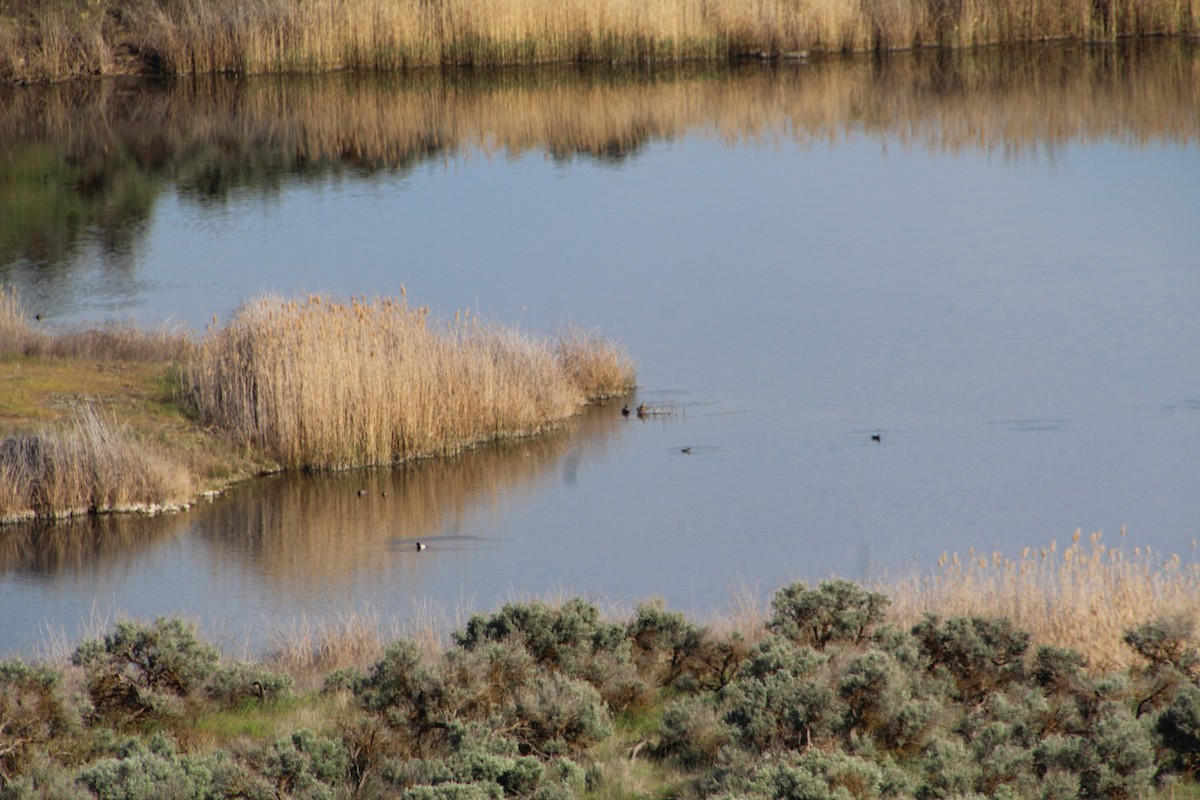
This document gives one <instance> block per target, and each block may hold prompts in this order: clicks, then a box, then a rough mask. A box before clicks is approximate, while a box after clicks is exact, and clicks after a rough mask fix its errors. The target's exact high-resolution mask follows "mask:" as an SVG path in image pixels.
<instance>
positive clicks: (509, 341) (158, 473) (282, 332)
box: [0, 286, 634, 520]
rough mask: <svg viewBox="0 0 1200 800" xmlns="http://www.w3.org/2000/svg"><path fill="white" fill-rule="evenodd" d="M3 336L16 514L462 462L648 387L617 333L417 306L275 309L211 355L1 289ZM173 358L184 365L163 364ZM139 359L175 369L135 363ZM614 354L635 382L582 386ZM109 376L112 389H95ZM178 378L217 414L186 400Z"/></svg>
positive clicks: (221, 332)
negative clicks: (556, 330)
mask: <svg viewBox="0 0 1200 800" xmlns="http://www.w3.org/2000/svg"><path fill="white" fill-rule="evenodd" d="M114 330H115V331H116V332H115V333H113V331H114ZM0 333H4V334H6V338H5V339H4V340H3V341H4V343H5V344H4V346H3V347H0V358H2V359H7V360H5V361H0V375H3V376H5V382H4V386H3V390H2V391H0V434H3V435H7V437H8V438H7V439H4V440H3V443H2V444H0V479H2V482H0V519H8V520H11V519H19V518H26V517H30V516H63V515H72V514H77V513H83V512H96V511H106V510H129V509H132V508H134V507H156V506H164V505H171V506H178V505H181V504H184V503H186V502H187V501H188V500H190V499H191V497H192V496H193V495H194V494H195V493H196V492H197V491H199V490H200V489H201V488H207V487H208V486H211V485H213V484H214V483H220V480H221V476H224V478H225V480H233V479H236V478H238V477H242V476H244V475H245V474H246V470H247V469H254V466H253V465H258V469H260V470H261V469H266V468H268V467H271V466H273V465H275V464H277V463H282V464H283V465H284V466H288V467H297V468H314V467H316V468H324V467H345V466H351V465H366V464H375V463H395V462H398V461H403V460H407V459H412V458H417V457H426V456H444V455H449V454H453V453H457V452H460V451H462V450H464V449H467V448H471V447H474V446H476V445H478V444H481V443H482V442H485V441H492V440H501V439H510V438H517V437H524V436H530V435H533V434H536V433H542V432H544V431H546V430H548V429H550V428H552V427H555V426H558V425H561V424H562V423H563V422H564V420H566V419H567V418H569V417H571V416H573V415H575V414H577V413H578V412H579V411H580V410H581V409H582V407H583V406H584V405H585V404H586V403H587V402H588V401H589V400H591V399H593V398H599V397H605V396H609V395H612V394H616V393H619V392H622V391H628V390H629V389H631V388H632V386H633V377H634V376H633V371H632V366H631V364H630V361H629V359H628V357H627V356H625V355H624V353H623V352H622V351H621V350H620V348H618V347H616V346H614V345H612V344H610V343H608V342H605V341H603V340H601V339H600V338H599V337H595V336H589V337H584V338H585V339H586V342H587V343H589V344H590V346H592V347H594V348H595V351H596V352H595V353H594V354H589V353H588V352H587V349H586V347H583V346H582V345H581V344H580V340H572V341H571V342H567V343H564V344H561V345H556V344H555V343H554V342H553V341H550V340H547V341H542V340H538V339H535V338H532V337H529V336H525V335H523V334H520V333H519V332H517V331H516V330H514V329H509V328H504V327H502V326H499V325H496V324H491V323H481V322H478V321H476V320H473V319H470V315H469V314H467V313H464V314H461V315H457V316H456V319H455V320H454V321H450V322H447V323H445V324H444V325H443V324H440V323H432V322H431V321H430V320H429V318H428V312H427V309H411V308H410V307H409V306H408V305H407V302H406V301H405V300H403V299H401V300H393V299H387V298H381V299H376V300H374V301H371V302H367V301H365V300H351V301H350V302H348V303H340V302H336V301H332V300H328V299H323V298H318V297H312V298H309V299H307V300H306V301H303V302H295V301H292V302H288V301H283V300H278V299H263V300H261V301H259V302H257V303H254V304H251V305H249V306H247V307H245V308H243V309H242V310H241V312H239V313H238V314H237V315H236V316H235V318H234V319H233V320H232V321H231V322H230V324H228V325H226V326H224V327H217V326H214V327H213V329H212V330H211V331H210V332H209V335H208V337H207V338H205V339H204V340H203V341H201V342H200V343H198V344H193V341H192V339H191V338H190V337H188V336H185V335H182V334H177V333H164V334H146V335H143V334H142V332H140V331H139V330H138V329H136V328H133V327H128V328H124V327H123V328H119V329H102V330H91V331H87V330H78V331H66V332H54V331H51V330H48V329H44V328H42V327H40V326H35V325H34V324H33V322H32V321H31V320H30V319H29V318H28V316H27V315H26V313H25V310H24V309H23V307H22V306H21V304H20V302H19V300H18V299H17V297H16V294H15V292H12V291H10V290H6V289H4V287H2V286H0ZM110 334H112V335H110ZM168 356H171V357H174V358H177V359H179V362H178V363H175V364H171V363H162V364H159V362H158V360H159V359H163V358H167V357H168ZM97 359H98V360H97ZM138 359H150V360H151V361H152V362H153V363H154V364H155V365H158V366H155V367H153V368H151V369H139V368H137V367H136V366H130V365H131V364H132V363H134V362H136V361H137V360H138ZM606 360H608V361H611V362H612V363H611V365H610V368H609V369H608V370H607V372H606V373H605V374H607V375H608V376H609V378H610V379H611V380H612V381H617V382H619V383H614V382H610V383H605V382H603V381H599V382H597V381H595V380H593V381H592V383H591V384H590V385H588V386H586V387H584V386H582V385H581V383H580V378H579V373H580V372H581V367H580V364H587V365H589V368H588V369H589V370H590V371H589V372H588V374H589V375H595V374H599V373H601V372H604V370H603V368H602V367H600V366H594V365H596V364H602V363H603V362H605V361H606ZM96 369H100V370H101V373H100V374H102V375H103V376H104V381H103V387H104V388H103V389H100V386H99V384H98V382H96V381H93V380H91V379H90V376H91V375H93V374H95V371H96ZM157 371H161V373H162V374H161V375H159V374H158V372H157ZM171 375H174V376H175V377H171ZM176 379H178V380H180V381H182V388H181V389H179V392H180V393H181V394H182V396H183V402H185V403H186V402H191V403H194V407H195V408H196V409H197V410H198V411H199V413H200V414H201V415H202V416H203V417H204V419H203V421H199V420H195V419H190V418H187V417H185V416H184V415H183V414H182V413H181V409H179V408H178V407H177V406H176V400H175V397H174V391H175V387H173V386H172V385H171V384H172V382H173V381H175V380H176ZM155 382H163V383H164V386H163V387H156V386H154V383H155ZM148 384H149V385H148ZM99 391H103V392H105V394H104V395H103V396H101V395H100V394H99V393H98V392H99ZM88 392H91V393H90V394H89V393H88ZM63 406H65V409H64V408H63ZM118 410H119V411H120V413H121V417H120V418H118V416H117V411H118ZM143 417H145V419H143ZM39 422H40V424H39ZM206 426H208V427H206ZM264 452H266V453H268V454H271V456H274V457H277V458H278V461H272V460H271V459H270V458H268V457H264V456H263V455H262V454H263V453H264ZM275 468H277V467H275Z"/></svg>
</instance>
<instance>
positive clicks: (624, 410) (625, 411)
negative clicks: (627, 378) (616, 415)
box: [621, 403, 629, 417]
mask: <svg viewBox="0 0 1200 800" xmlns="http://www.w3.org/2000/svg"><path fill="white" fill-rule="evenodd" d="M621 416H622V417H628V416H629V403H626V404H625V405H623V406H621Z"/></svg>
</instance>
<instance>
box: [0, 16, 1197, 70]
mask: <svg viewBox="0 0 1200 800" xmlns="http://www.w3.org/2000/svg"><path fill="white" fill-rule="evenodd" d="M1198 21H1200V0H1061V2H1057V3H1036V2H1029V0H962V1H961V2H954V3H948V2H945V0H861V2H853V3H850V2H845V0H549V1H547V0H493V1H492V2H489V3H480V2H478V0H292V1H291V2H288V1H287V0H158V1H157V2H155V1H154V0H92V2H88V3H76V2H71V1H70V0H9V1H8V3H6V4H5V5H0V80H7V81H10V82H12V81H32V80H61V79H64V78H70V77H74V76H77V75H81V74H89V75H100V74H113V73H129V72H136V71H149V72H158V73H170V74H183V73H189V74H194V73H202V72H239V73H263V72H294V71H310V72H315V71H326V70H340V69H357V70H396V69H406V68H411V67H419V66H437V65H453V64H474V65H494V64H516V63H521V64H533V63H546V62H585V61H603V62H650V61H663V60H672V61H681V60H689V59H713V58H726V57H728V56H730V55H740V54H769V55H778V54H786V53H792V52H798V51H803V50H809V49H812V50H824V51H838V50H866V49H872V48H906V47H919V46H930V45H942V46H950V47H963V46H972V45H981V44H992V43H998V42H1027V41H1041V40H1046V39H1076V40H1097V39H1103V40H1111V39H1114V38H1116V37H1121V36H1137V35H1148V34H1182V35H1189V34H1192V33H1194V32H1195V31H1196V30H1197V28H1198V25H1197V23H1198Z"/></svg>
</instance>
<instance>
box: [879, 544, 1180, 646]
mask: <svg viewBox="0 0 1200 800" xmlns="http://www.w3.org/2000/svg"><path fill="white" fill-rule="evenodd" d="M1124 537H1125V531H1124V530H1122V532H1121V539H1122V542H1123V541H1124ZM1195 548H1196V543H1195V542H1194V541H1193V542H1192V551H1193V557H1192V561H1191V562H1190V563H1186V562H1184V560H1183V559H1182V558H1181V557H1180V556H1179V555H1170V556H1166V555H1163V554H1162V553H1157V552H1154V551H1151V550H1150V549H1149V548H1140V547H1135V548H1134V550H1133V554H1132V555H1128V554H1127V553H1126V552H1125V551H1124V549H1122V548H1121V547H1112V548H1110V547H1109V546H1108V545H1107V544H1106V543H1105V542H1104V541H1103V536H1102V534H1101V533H1100V532H1096V533H1093V534H1092V535H1091V536H1090V537H1089V538H1088V540H1087V542H1084V541H1083V537H1082V532H1081V531H1076V532H1075V534H1074V536H1073V537H1072V542H1071V544H1070V545H1069V546H1068V547H1066V548H1065V549H1064V550H1062V551H1061V552H1060V551H1059V549H1058V547H1057V544H1056V543H1051V545H1050V546H1049V547H1043V548H1028V547H1027V548H1025V549H1024V550H1022V552H1021V555H1020V557H1019V558H1017V559H1011V558H1006V557H1004V556H1003V554H1001V553H999V552H996V553H992V554H990V555H982V554H977V553H975V552H974V551H970V552H969V554H968V556H967V557H966V558H960V557H959V555H958V554H957V553H956V554H953V555H951V554H946V555H944V556H943V557H942V559H941V560H940V561H939V564H938V569H939V571H938V572H935V573H934V574H933V575H931V576H929V577H925V578H919V577H913V578H910V579H907V580H900V581H897V582H894V583H888V584H884V585H882V586H880V587H878V588H879V590H880V591H883V592H885V593H886V594H888V596H889V597H891V599H892V606H891V609H890V618H891V619H892V620H893V621H895V622H897V623H899V624H902V625H905V626H910V625H912V624H914V623H915V622H917V621H918V620H919V619H920V617H921V615H922V614H924V613H927V612H931V613H936V614H938V615H941V616H963V615H984V616H1002V617H1007V618H1008V619H1010V620H1011V621H1012V622H1013V624H1014V625H1016V627H1018V628H1019V629H1022V630H1025V631H1028V632H1029V633H1030V634H1031V636H1032V642H1033V644H1034V645H1035V646H1036V645H1038V644H1053V645H1056V646H1059V647H1070V648H1074V649H1075V650H1078V651H1079V652H1081V653H1083V654H1084V655H1086V656H1087V657H1088V659H1089V661H1090V662H1091V664H1092V666H1093V667H1095V668H1099V669H1109V668H1124V667H1127V666H1129V665H1131V664H1134V663H1136V660H1137V659H1136V656H1135V655H1134V653H1133V652H1132V650H1130V649H1129V648H1128V647H1126V646H1125V645H1124V644H1123V643H1122V636H1123V635H1124V633H1125V632H1126V631H1128V630H1130V629H1132V628H1134V627H1135V626H1137V625H1139V624H1142V623H1145V622H1150V621H1153V620H1155V619H1157V618H1159V617H1164V616H1169V615H1176V614H1182V615H1185V616H1187V617H1189V618H1191V619H1193V620H1197V621H1200V564H1198V563H1197V562H1196V560H1195V555H1194V553H1195Z"/></svg>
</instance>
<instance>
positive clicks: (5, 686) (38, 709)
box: [0, 659, 72, 788]
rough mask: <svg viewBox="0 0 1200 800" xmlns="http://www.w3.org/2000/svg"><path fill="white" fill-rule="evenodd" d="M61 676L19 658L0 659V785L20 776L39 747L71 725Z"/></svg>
mask: <svg viewBox="0 0 1200 800" xmlns="http://www.w3.org/2000/svg"><path fill="white" fill-rule="evenodd" d="M60 678H61V676H60V675H59V674H58V673H57V672H55V671H54V670H52V669H49V668H47V667H40V666H29V665H28V664H26V663H25V662H23V661H21V660H20V659H11V660H7V661H0V788H3V787H4V786H5V785H6V784H7V783H8V782H9V781H10V780H11V779H12V778H13V777H14V776H16V775H19V774H20V773H21V772H22V771H23V769H24V767H25V765H26V762H27V760H28V759H29V758H31V757H32V756H33V755H34V753H35V752H36V751H37V749H38V748H41V747H45V746H46V745H47V744H48V743H50V742H51V741H52V740H54V738H55V737H57V736H61V735H62V734H64V733H65V732H67V731H68V730H69V729H70V728H71V727H72V718H71V714H70V712H69V709H68V708H67V706H66V704H65V703H64V701H63V699H62V698H61V697H60V695H59V691H58V684H59V682H60Z"/></svg>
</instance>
